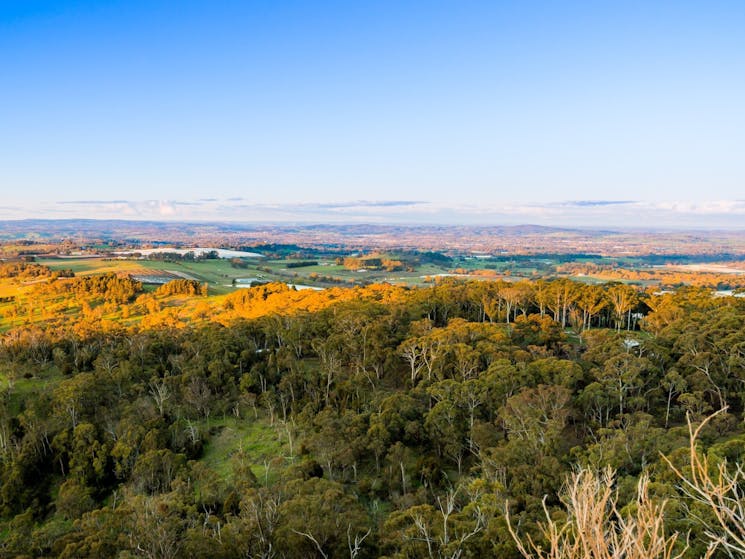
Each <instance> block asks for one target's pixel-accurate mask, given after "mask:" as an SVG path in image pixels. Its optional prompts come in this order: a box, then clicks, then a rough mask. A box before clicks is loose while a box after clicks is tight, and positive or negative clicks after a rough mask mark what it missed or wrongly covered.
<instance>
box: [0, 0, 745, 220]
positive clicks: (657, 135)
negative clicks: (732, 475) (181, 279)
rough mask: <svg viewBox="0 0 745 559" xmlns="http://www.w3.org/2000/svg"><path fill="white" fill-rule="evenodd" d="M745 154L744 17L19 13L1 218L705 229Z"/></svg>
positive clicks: (584, 6)
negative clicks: (650, 210) (671, 210)
mask: <svg viewBox="0 0 745 559" xmlns="http://www.w3.org/2000/svg"><path fill="white" fill-rule="evenodd" d="M744 154H745V2H742V1H741V0H737V1H732V2H719V1H716V0H714V1H707V2H700V1H696V2H686V1H671V2H650V1H642V2H589V1H588V2H571V1H563V2H556V1H550V2H548V1H547V2H531V1H514V2H499V1H496V0H493V1H488V2H479V1H468V0H453V1H449V2H435V1H433V2H414V1H405V0H394V1H390V2H387V1H376V2H364V1H351V2H350V1H346V2H323V1H307V0H306V1H296V2H293V1H287V2H284V1H267V2H253V1H248V0H245V1H236V2H227V1H219V0H213V1H207V0H205V1H202V2H195V1H186V0H181V1H175V0H174V1H169V2H165V1H158V0H143V1H136V0H127V1H103V0H101V1H95V2H94V1H88V2H85V1H79V2H65V1H62V0H57V1H46V2H44V1H34V0H24V1H14V0H11V1H8V0H3V1H2V2H0V191H1V192H2V200H0V206H3V209H0V218H2V217H13V216H16V215H18V216H20V215H21V214H24V215H25V214H28V213H29V211H30V210H32V213H33V212H37V213H38V212H42V213H43V212H53V213H54V212H56V213H57V214H58V215H65V212H67V214H69V215H70V216H73V215H78V214H80V213H81V212H82V213H86V212H89V211H94V210H95V211H98V210H100V209H101V207H98V206H93V205H88V206H86V205H85V204H83V205H81V204H58V202H65V201H67V202H70V201H77V202H79V201H109V202H110V201H122V202H121V204H124V203H125V202H124V201H126V202H127V203H129V205H128V206H127V208H129V210H128V211H134V212H135V213H137V212H140V211H142V212H144V213H143V214H142V215H146V214H147V212H148V211H150V210H143V208H148V207H150V208H151V209H152V208H157V212H160V215H163V216H164V217H173V216H176V217H178V216H183V217H188V216H189V215H192V216H196V217H202V218H206V217H209V216H210V215H212V214H214V215H215V216H219V215H220V212H222V211H223V210H224V205H223V204H222V202H223V201H225V200H228V199H230V198H242V199H243V200H242V203H243V204H245V205H246V206H248V205H251V204H255V203H260V204H263V205H264V206H262V207H268V206H266V204H274V203H277V204H286V205H297V204H301V205H303V204H305V205H307V204H314V203H321V204H324V203H328V202H346V201H354V200H366V201H399V200H403V201H422V202H426V203H428V204H429V206H428V207H429V210H426V211H435V213H437V212H440V213H438V214H437V215H445V213H443V211H442V208H447V209H448V210H452V209H453V208H457V207H460V206H464V207H466V206H467V207H470V210H467V212H466V213H468V212H470V215H475V214H478V211H479V209H480V208H483V207H489V208H491V207H494V208H503V207H505V206H506V207H507V208H508V209H509V207H513V208H518V207H524V206H526V205H527V206H528V207H532V208H534V210H535V208H543V206H544V205H548V206H549V207H556V205H557V204H559V205H560V203H562V202H566V201H570V202H571V201H574V202H576V201H585V200H630V201H638V202H642V203H644V204H650V205H652V206H654V207H655V208H657V207H658V206H659V205H660V204H663V205H664V204H670V203H672V204H676V203H679V201H684V202H686V203H688V202H690V203H693V204H694V206H695V208H696V210H695V211H698V212H702V213H706V212H711V211H712V210H711V206H710V205H707V204H709V201H721V200H729V201H734V200H737V199H739V198H745V155H744ZM204 198H215V199H217V201H218V202H214V203H212V202H210V204H212V205H210V206H209V207H204V208H202V210H199V211H202V213H201V214H199V211H197V210H194V212H192V214H189V211H188V204H179V202H188V203H190V204H192V205H194V207H195V208H198V207H200V206H199V200H200V199H204ZM147 201H158V203H157V204H156V203H154V202H147ZM130 202H131V203H130ZM733 203H734V202H733ZM148 204H149V205H148ZM174 204H175V205H174ZM552 204H553V206H551V205H552ZM734 204H735V206H736V207H737V208H739V207H740V206H739V205H737V204H736V203H734ZM575 206H576V205H575ZM720 206H721V205H720ZM720 206H716V207H720ZM111 207H114V206H111ZM302 207H305V206H302ZM393 207H396V206H393ZM576 207H587V206H583V205H579V206H576ZM592 207H597V206H592ZM666 207H667V206H666ZM675 207H677V206H675ZM716 207H715V209H716ZM14 208H21V209H14ZM86 208H88V209H86ZM114 208H115V207H114ZM133 208H134V209H133ZM138 208H139V209H138ZM174 208H175V209H174ZM184 208H186V209H184ZM324 208H325V206H324ZM433 208H436V210H433ZM115 209H116V208H115ZM725 210H726V212H728V211H730V210H731V208H730V206H726V207H725ZM3 211H4V212H5V213H2V212H3ZM116 211H118V210H116ZM152 211H156V210H152ZM152 211H151V213H152ZM324 211H325V210H324ZM516 211H517V210H516ZM737 211H739V210H737ZM743 211H745V210H743ZM157 212H156V213H157ZM505 212H507V213H509V211H508V210H505ZM535 212H536V214H537V213H540V212H539V210H535ZM726 212H725V213H726ZM404 213H405V212H403V211H400V212H399V216H401V215H404ZM549 213H550V212H549ZM337 214H338V211H337ZM319 215H321V214H320V213H319ZM363 215H364V212H363ZM227 217H230V218H237V216H235V215H233V216H230V215H227ZM450 218H452V216H450ZM453 219H454V218H453ZM456 220H457V219H456ZM523 221H524V220H523ZM528 221H530V220H528Z"/></svg>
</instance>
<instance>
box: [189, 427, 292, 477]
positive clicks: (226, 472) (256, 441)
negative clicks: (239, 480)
mask: <svg viewBox="0 0 745 559" xmlns="http://www.w3.org/2000/svg"><path fill="white" fill-rule="evenodd" d="M200 428H201V429H203V430H204V431H208V432H209V433H210V436H209V439H208V442H207V444H206V445H205V447H204V453H203V454H202V458H201V460H202V462H204V464H205V465H206V466H208V467H209V468H210V469H211V470H213V471H214V472H215V473H217V474H218V475H219V476H220V477H221V478H222V479H225V480H229V479H230V478H231V477H232V468H231V463H230V459H231V457H232V456H233V455H234V454H235V453H236V452H238V451H240V450H243V451H244V452H246V453H247V454H248V456H249V459H250V460H251V462H252V465H251V470H252V471H253V473H254V474H255V475H256V478H257V479H258V480H259V481H261V482H270V483H271V482H272V481H273V480H274V479H275V478H276V476H277V474H278V473H279V469H280V468H281V467H282V466H281V465H277V459H278V458H280V459H281V458H283V457H285V456H287V455H288V454H289V449H288V448H287V444H286V439H285V438H284V437H282V436H281V435H280V432H279V430H278V429H276V428H275V427H272V426H271V425H270V424H269V421H268V420H266V419H263V418H259V419H254V418H253V417H250V418H242V419H238V418H235V417H226V418H223V419H210V420H208V421H204V422H202V424H201V425H200ZM283 462H284V460H283Z"/></svg>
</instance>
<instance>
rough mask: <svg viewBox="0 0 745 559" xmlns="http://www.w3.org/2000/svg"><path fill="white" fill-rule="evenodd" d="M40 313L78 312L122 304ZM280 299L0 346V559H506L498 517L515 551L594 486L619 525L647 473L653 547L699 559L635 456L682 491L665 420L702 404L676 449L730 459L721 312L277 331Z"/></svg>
mask: <svg viewBox="0 0 745 559" xmlns="http://www.w3.org/2000/svg"><path fill="white" fill-rule="evenodd" d="M52 285H53V286H52ZM201 287H202V284H200V283H198V282H193V281H191V280H177V281H174V282H171V283H169V284H166V285H164V286H163V287H161V288H159V290H158V292H157V295H158V296H160V295H187V296H189V297H191V296H195V295H199V293H200V292H199V290H200V289H201ZM508 288H509V289H508ZM45 289H53V290H56V291H55V292H56V293H57V294H58V295H60V296H69V297H77V296H80V297H82V298H83V299H84V300H86V301H91V302H92V303H91V304H98V303H96V301H117V302H124V301H129V300H131V299H132V298H133V297H134V296H136V294H137V293H138V292H139V290H140V286H139V284H137V282H133V281H132V280H130V279H128V278H124V277H118V276H115V275H105V276H98V277H96V276H91V277H86V278H76V279H74V280H72V281H58V282H55V284H50V285H49V286H46V287H45ZM608 289H610V288H608ZM583 290H587V291H586V292H585V291H583ZM614 290H615V291H618V292H619V293H618V294H617V295H618V297H621V295H624V293H626V292H625V291H623V290H621V289H614ZM299 293H300V292H297V291H294V290H292V289H290V288H289V287H287V286H286V285H284V284H268V285H264V286H261V287H257V288H252V289H242V290H238V291H236V292H235V293H233V294H231V295H228V296H226V297H224V299H222V301H223V303H222V306H219V305H215V306H214V308H212V309H211V310H210V309H208V310H207V311H205V312H206V313H207V317H208V318H210V317H211V315H210V314H209V313H216V314H218V315H219V316H220V319H221V321H220V322H217V321H215V322H209V321H205V323H201V325H195V324H192V325H186V326H185V327H183V328H179V329H176V328H170V327H166V326H157V327H152V328H146V327H141V328H136V327H133V328H131V329H128V330H125V329H123V328H117V329H111V330H104V329H101V328H96V327H89V328H65V329H58V330H57V329H54V328H52V327H44V326H41V325H34V326H26V327H23V326H21V327H19V328H16V329H13V330H11V331H9V332H8V333H7V334H5V335H4V337H3V339H2V344H0V367H2V369H1V370H2V371H3V376H2V381H3V392H2V394H0V396H2V397H1V398H0V517H1V518H0V520H2V522H3V530H2V532H0V545H2V549H1V550H0V551H2V553H5V554H7V555H11V556H16V555H24V554H25V555H29V556H60V557H106V556H117V555H119V556H121V557H127V556H134V555H137V554H145V555H147V554H151V555H152V556H171V557H200V556H213V557H225V558H228V557H236V556H262V555H264V556H266V555H267V554H269V555H271V553H274V554H275V555H276V556H284V557H314V556H315V557H324V556H326V557H339V556H348V555H350V554H351V553H352V552H353V553H354V554H355V555H354V556H355V557H360V558H362V557H377V556H382V555H385V556H389V557H420V556H430V555H431V556H443V557H444V556H448V557H450V556H460V557H485V556H499V557H514V556H516V548H515V545H514V542H513V541H512V539H511V537H510V535H509V533H508V531H507V529H506V524H505V521H504V503H505V501H506V500H507V499H509V502H510V508H511V511H510V512H511V517H512V518H513V519H514V520H515V521H516V522H519V523H520V525H521V526H523V527H525V529H526V530H527V531H528V533H533V534H536V533H538V531H537V523H538V522H539V521H541V520H542V519H543V518H544V513H543V502H544V497H545V498H546V500H545V503H546V506H547V507H548V510H549V512H550V513H551V514H554V513H557V511H559V510H560V509H561V507H560V502H559V497H558V495H559V494H560V490H561V487H562V485H563V484H564V482H565V480H566V476H567V475H568V474H569V473H570V472H571V471H572V469H573V468H574V467H575V466H576V465H577V464H582V465H589V466H592V467H598V468H600V467H605V466H608V465H610V466H612V467H613V468H614V469H616V470H617V471H618V473H619V478H618V479H619V481H618V483H619V496H620V498H621V499H622V500H624V499H625V502H622V503H620V504H621V505H624V504H626V502H628V501H630V500H632V499H633V490H632V489H633V487H634V486H635V484H636V480H637V478H638V477H639V476H640V475H641V474H642V473H643V472H648V473H649V474H650V475H651V478H652V485H651V487H652V489H653V491H652V492H653V494H655V491H656V492H657V493H658V494H659V495H660V496H664V497H668V498H673V497H674V498H675V501H674V502H671V506H669V507H668V508H667V509H666V510H667V515H668V516H669V525H671V526H675V527H676V529H680V530H682V531H684V532H685V531H688V530H690V531H691V542H692V547H691V549H692V550H694V551H695V550H698V551H700V550H701V549H702V548H703V547H705V546H703V544H702V542H703V541H704V537H703V532H704V530H703V528H702V527H701V526H700V525H699V524H696V523H695V521H694V520H692V519H691V518H690V517H689V516H688V515H687V513H686V506H691V507H694V508H695V505H692V504H691V503H687V502H686V501H685V500H684V498H683V497H681V496H680V495H677V493H676V489H675V480H674V479H672V478H671V477H670V476H669V472H668V470H667V469H666V467H665V464H664V463H662V462H661V461H660V453H665V454H666V455H670V456H671V457H672V459H673V460H674V461H675V464H677V465H680V466H681V467H683V468H684V467H685V460H684V458H683V456H682V455H681V454H680V451H679V449H680V448H681V447H685V444H686V431H685V429H681V426H684V424H685V414H686V412H688V413H689V414H691V417H693V418H694V419H695V418H697V417H701V416H702V415H703V414H705V413H707V411H708V410H711V409H716V408H718V407H720V406H721V405H723V404H726V405H729V406H730V408H729V410H730V413H729V415H725V414H722V415H720V416H718V417H717V418H716V420H715V421H711V422H710V423H709V424H708V425H707V428H706V430H705V431H703V432H702V435H701V439H700V440H701V442H702V444H703V445H706V446H709V447H710V455H711V457H712V460H713V461H717V463H719V462H721V461H722V460H724V459H727V460H728V461H730V462H739V461H742V457H743V455H744V454H743V453H744V452H745V450H743V442H742V441H743V438H745V431H743V426H742V424H741V422H740V421H739V419H740V418H741V415H742V413H743V411H745V390H743V379H744V378H745V376H744V375H743V374H742V371H743V366H744V365H745V361H744V360H743V351H742V349H743V347H745V335H743V332H745V303H744V302H743V301H742V300H741V299H735V298H729V299H726V300H724V299H716V300H715V299H712V298H709V297H704V296H703V295H702V293H700V292H692V291H690V290H687V291H686V290H684V291H682V292H681V293H680V294H679V295H678V294H676V295H674V296H668V295H664V296H650V298H647V299H646V300H647V302H648V303H649V305H648V306H642V303H641V302H639V301H637V303H636V304H637V307H635V309H636V310H638V311H639V312H642V311H643V312H645V313H646V316H645V317H644V320H643V321H642V322H641V324H642V325H643V327H644V328H645V329H646V330H639V329H638V327H639V324H638V323H634V321H633V320H632V321H631V322H629V319H628V318H629V317H628V309H627V308H626V307H625V306H623V305H621V303H622V302H623V301H618V303H619V305H620V307H623V309H626V310H624V311H623V315H622V313H621V312H620V310H617V309H616V310H614V307H613V305H612V304H611V303H610V302H608V305H606V306H602V307H601V306H599V303H598V300H599V299H597V298H598V297H599V298H601V299H602V298H603V297H606V290H605V288H603V287H597V286H588V287H582V286H573V284H568V283H566V282H556V283H553V282H536V283H528V282H521V285H519V286H518V285H509V284H508V282H501V283H500V282H481V283H464V282H455V281H444V282H442V283H440V284H438V285H436V286H435V287H432V288H428V289H421V290H404V289H397V288H390V287H386V286H375V287H371V288H367V289H366V290H355V291H348V292H344V290H338V291H336V292H334V291H331V290H330V291H329V292H328V293H324V294H323V295H312V294H311V295H310V296H306V295H303V297H308V298H307V299H305V300H304V303H303V306H302V307H300V308H302V310H298V308H297V307H295V306H293V305H294V304H295V303H294V302H295V301H298V300H299V297H300V295H299ZM356 294H362V298H361V300H355V297H354V296H355V295H356ZM636 295H637V296H639V297H640V298H642V299H643V298H644V297H647V296H646V295H645V294H639V293H636ZM148 297H151V298H152V295H148ZM313 297H317V298H318V300H316V301H315V302H313ZM583 298H586V299H588V300H589V303H587V305H585V303H586V301H585V302H583V301H584V299H583ZM309 301H311V303H312V304H311V303H309ZM319 301H321V302H322V303H321V302H319ZM640 301H641V299H640ZM270 303H271V304H270ZM583 305H585V306H584V307H583ZM644 305H646V303H644ZM620 307H619V308H620ZM267 308H268V309H271V314H267V313H266V312H262V309H267ZM583 309H585V311H583ZM226 310H229V311H230V312H231V313H233V314H231V315H230V316H232V317H233V319H231V321H225V322H224V324H223V323H222V322H223V320H222V319H223V318H224V315H222V314H221V313H223V312H224V311H226ZM249 311H250V312H249ZM575 311H576V312H579V313H580V315H581V314H582V312H586V314H585V315H584V316H580V319H579V320H575V319H573V318H572V313H573V312H575ZM241 313H244V314H241ZM239 316H257V317H258V318H255V319H250V320H249V319H239V318H238V317H239ZM575 318H576V317H575ZM622 318H623V323H621V319H622ZM629 488H632V489H629ZM627 489H628V490H627ZM697 514H698V515H699V516H701V517H702V518H704V517H706V513H705V511H704V512H702V511H697ZM158 546H161V547H158ZM350 550H351V551H350ZM694 551H692V552H691V555H690V556H691V557H695V556H696V555H695V554H694ZM159 554H160V555H159Z"/></svg>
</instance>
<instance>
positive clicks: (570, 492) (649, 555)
mask: <svg viewBox="0 0 745 559" xmlns="http://www.w3.org/2000/svg"><path fill="white" fill-rule="evenodd" d="M614 476H615V472H614V471H613V470H612V469H611V468H606V469H605V470H603V471H602V472H600V473H597V472H595V471H593V470H588V469H583V470H580V471H579V472H577V473H575V474H574V475H572V477H571V479H570V480H568V483H567V487H566V489H565V495H564V502H565V505H566V508H567V519H566V520H565V521H563V522H557V521H555V520H553V519H552V518H551V516H550V514H549V511H548V509H547V508H546V506H545V501H544V511H545V514H546V522H545V523H542V524H541V525H540V530H541V535H542V536H543V538H544V539H545V540H546V542H547V548H546V549H544V548H543V547H542V546H541V545H540V544H539V543H536V542H535V541H534V540H533V539H532V538H531V537H530V536H527V537H526V541H523V540H522V539H521V538H520V537H519V536H518V535H517V532H516V531H515V529H514V528H513V526H512V524H511V523H510V519H509V512H508V515H507V526H508V529H509V531H510V534H512V537H513V538H514V540H515V542H516V543H517V548H518V550H519V551H520V553H521V554H522V556H523V557H525V559H680V558H681V557H683V555H684V554H685V552H686V550H687V549H688V546H687V545H684V546H681V549H679V550H678V551H677V552H676V551H675V547H676V542H677V541H678V534H677V533H674V534H672V535H670V536H666V534H665V526H664V518H665V517H664V508H665V502H664V501H663V502H662V503H656V502H655V501H653V500H652V499H650V497H649V493H648V484H649V480H648V478H647V476H642V477H641V479H640V480H639V486H638V497H637V502H636V507H635V510H634V511H633V512H632V513H631V514H630V515H622V514H621V513H620V511H619V510H618V508H617V503H616V500H617V495H616V492H615V491H614V490H613V480H614Z"/></svg>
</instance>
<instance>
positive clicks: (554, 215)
mask: <svg viewBox="0 0 745 559" xmlns="http://www.w3.org/2000/svg"><path fill="white" fill-rule="evenodd" d="M24 217H37V218H55V217H56V218H64V219H69V218H98V219H122V218H124V219H141V220H164V221H229V222H243V223H269V222H278V223H283V222H284V223H288V222H293V223H401V224H407V223H408V224H418V223H421V224H437V223H442V224H485V225H500V224H504V225H516V224H537V225H555V226H563V227H566V226H570V227H584V226H587V227H597V226H602V227H665V228H669V227H673V228H683V227H685V228H692V227H693V228H695V227H701V228H737V229H742V228H745V219H743V218H745V200H711V201H707V202H691V201H686V200H669V201H663V202H645V201H633V200H570V201H564V202H551V203H545V204H542V203H522V204H521V203H514V202H513V203H505V204H493V203H492V204H482V203H475V202H467V201H464V202H462V203H457V204H446V203H434V202H427V201H416V200H378V201H375V200H373V201H370V200H352V201H343V200H342V201H338V202H319V203H252V202H251V201H250V199H249V198H247V197H243V198H225V199H217V198H202V199H197V200H71V201H61V202H49V203H41V204H37V205H35V207H33V208H30V207H29V208H21V207H5V208H2V207H0V219H19V218H24Z"/></svg>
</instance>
